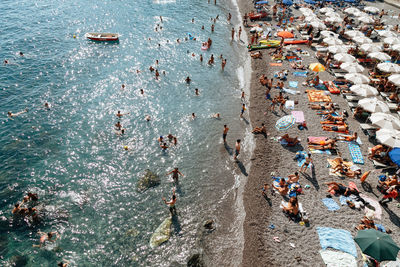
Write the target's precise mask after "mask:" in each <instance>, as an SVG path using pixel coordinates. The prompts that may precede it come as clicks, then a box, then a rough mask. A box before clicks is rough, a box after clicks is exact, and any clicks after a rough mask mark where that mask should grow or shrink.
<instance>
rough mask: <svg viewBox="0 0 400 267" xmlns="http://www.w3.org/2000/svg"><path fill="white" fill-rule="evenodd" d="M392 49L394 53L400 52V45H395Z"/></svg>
mask: <svg viewBox="0 0 400 267" xmlns="http://www.w3.org/2000/svg"><path fill="white" fill-rule="evenodd" d="M391 49H392V50H393V51H397V52H400V44H395V45H393V46H392V48H391Z"/></svg>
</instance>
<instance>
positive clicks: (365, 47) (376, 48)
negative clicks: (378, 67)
mask: <svg viewBox="0 0 400 267" xmlns="http://www.w3.org/2000/svg"><path fill="white" fill-rule="evenodd" d="M360 50H361V51H363V52H365V53H371V52H380V51H382V46H380V45H377V44H372V43H369V44H362V45H360Z"/></svg>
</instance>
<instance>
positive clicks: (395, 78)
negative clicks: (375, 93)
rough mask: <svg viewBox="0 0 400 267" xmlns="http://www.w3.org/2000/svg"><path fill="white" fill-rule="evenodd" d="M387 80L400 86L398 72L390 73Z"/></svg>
mask: <svg viewBox="0 0 400 267" xmlns="http://www.w3.org/2000/svg"><path fill="white" fill-rule="evenodd" d="M388 80H389V82H391V83H393V84H394V85H397V86H400V74H392V75H390V76H389V78H388Z"/></svg>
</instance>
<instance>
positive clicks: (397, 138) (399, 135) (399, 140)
mask: <svg viewBox="0 0 400 267" xmlns="http://www.w3.org/2000/svg"><path fill="white" fill-rule="evenodd" d="M376 139H377V140H378V141H379V142H381V143H382V144H384V145H386V146H388V147H392V148H393V147H400V131H397V130H389V129H380V130H379V131H376Z"/></svg>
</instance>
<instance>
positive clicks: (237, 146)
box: [233, 139, 240, 160]
mask: <svg viewBox="0 0 400 267" xmlns="http://www.w3.org/2000/svg"><path fill="white" fill-rule="evenodd" d="M239 154H240V139H238V140H236V144H235V156H233V159H234V160H237V157H238V156H239Z"/></svg>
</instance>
